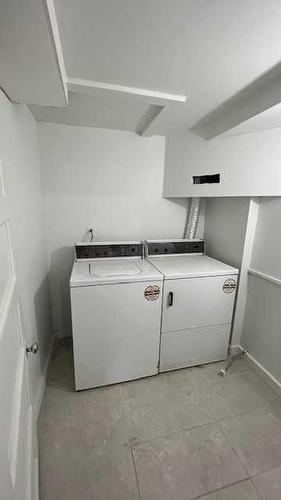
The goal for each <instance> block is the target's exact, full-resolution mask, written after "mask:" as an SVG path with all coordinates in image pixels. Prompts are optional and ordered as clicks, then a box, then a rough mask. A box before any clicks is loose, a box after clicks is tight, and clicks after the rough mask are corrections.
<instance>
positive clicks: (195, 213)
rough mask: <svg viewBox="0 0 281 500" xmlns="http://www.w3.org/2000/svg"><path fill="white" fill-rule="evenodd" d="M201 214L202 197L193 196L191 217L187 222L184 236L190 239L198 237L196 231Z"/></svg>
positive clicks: (190, 210)
mask: <svg viewBox="0 0 281 500" xmlns="http://www.w3.org/2000/svg"><path fill="white" fill-rule="evenodd" d="M199 215H200V198H191V201H190V209H189V217H188V221H187V224H186V229H185V234H184V237H185V238H186V239H188V240H193V239H194V238H196V232H197V227H198V222H199Z"/></svg>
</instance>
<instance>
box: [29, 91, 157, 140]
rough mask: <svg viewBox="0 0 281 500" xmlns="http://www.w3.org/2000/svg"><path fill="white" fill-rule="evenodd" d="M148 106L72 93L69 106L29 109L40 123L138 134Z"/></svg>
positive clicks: (34, 107) (33, 107)
mask: <svg viewBox="0 0 281 500" xmlns="http://www.w3.org/2000/svg"><path fill="white" fill-rule="evenodd" d="M149 107H150V106H149V105H148V104H143V103H138V102H132V101H123V100H121V99H102V98H99V97H93V96H89V95H83V94H75V93H72V92H70V93H69V106H68V107H67V108H56V107H46V106H30V110H31V112H32V113H33V115H34V117H35V119H36V120H37V121H42V122H54V123H64V124H66V125H81V126H87V127H98V128H110V129H117V130H130V131H136V130H137V127H138V124H139V122H140V121H141V119H142V118H143V116H144V115H145V114H146V113H147V111H148V109H149Z"/></svg>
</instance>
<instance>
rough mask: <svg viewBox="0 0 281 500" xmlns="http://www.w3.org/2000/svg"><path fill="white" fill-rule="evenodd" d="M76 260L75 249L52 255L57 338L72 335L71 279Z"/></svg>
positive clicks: (60, 251) (53, 311) (52, 296)
mask: <svg viewBox="0 0 281 500" xmlns="http://www.w3.org/2000/svg"><path fill="white" fill-rule="evenodd" d="M73 259H74V248H73V247H63V248H59V249H58V250H55V251H54V252H53V253H52V257H51V263H50V296H51V304H52V315H53V327H54V328H53V329H54V331H55V334H56V336H57V337H67V336H69V335H71V333H72V329H71V309H70V293H69V279H70V274H71V270H72V264H73Z"/></svg>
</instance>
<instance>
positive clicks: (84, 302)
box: [70, 241, 163, 390]
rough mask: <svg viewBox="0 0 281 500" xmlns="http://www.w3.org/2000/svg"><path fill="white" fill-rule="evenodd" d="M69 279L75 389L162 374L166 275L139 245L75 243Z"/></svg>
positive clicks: (127, 243) (138, 243) (131, 243)
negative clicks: (163, 301)
mask: <svg viewBox="0 0 281 500" xmlns="http://www.w3.org/2000/svg"><path fill="white" fill-rule="evenodd" d="M75 251H76V259H75V262H74V265H73V269H72V274H71V278H70V296H71V313H72V328H73V348H74V369H75V387H76V390H81V389H87V388H90V387H99V386H104V385H108V384H114V383H117V382H123V381H125V380H132V379H138V378H141V377H147V376H149V375H155V374H156V373H157V372H158V361H159V342H160V322H161V306H162V284H163V276H162V274H161V273H160V272H159V271H158V270H157V269H156V268H155V267H154V266H153V265H152V264H150V262H149V261H148V260H146V259H144V258H143V243H141V242H140V241H128V242H102V243H98V242H95V243H92V242H90V243H89V242H85V243H77V244H76V247H75Z"/></svg>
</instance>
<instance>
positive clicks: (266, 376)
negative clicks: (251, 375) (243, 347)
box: [244, 353, 281, 397]
mask: <svg viewBox="0 0 281 500" xmlns="http://www.w3.org/2000/svg"><path fill="white" fill-rule="evenodd" d="M244 359H245V361H246V363H248V364H249V366H250V367H251V368H252V369H253V370H254V371H255V372H256V373H257V375H259V376H260V377H261V378H262V379H263V381H264V382H265V383H266V384H267V385H268V386H269V387H270V388H271V389H272V390H273V391H274V392H276V394H277V395H278V396H279V397H281V382H279V381H278V380H277V379H276V378H275V377H274V376H273V375H272V374H271V373H270V372H269V371H268V370H267V369H266V368H264V366H262V365H261V364H260V363H259V362H258V361H257V360H256V359H255V358H254V357H253V356H252V355H251V354H249V353H247V354H246V355H245V358H244Z"/></svg>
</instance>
